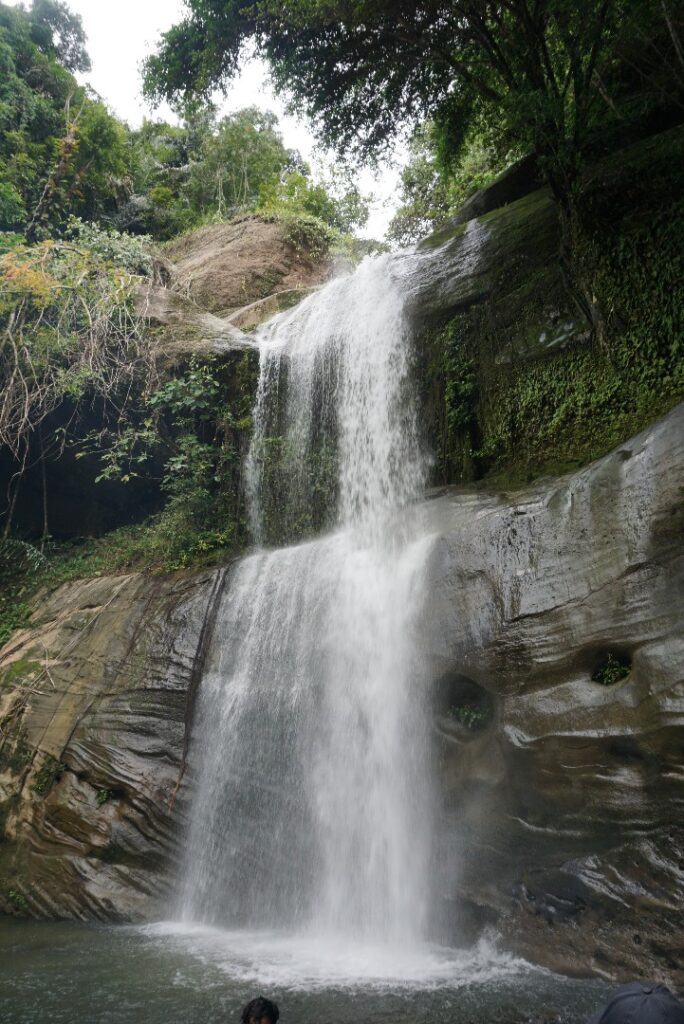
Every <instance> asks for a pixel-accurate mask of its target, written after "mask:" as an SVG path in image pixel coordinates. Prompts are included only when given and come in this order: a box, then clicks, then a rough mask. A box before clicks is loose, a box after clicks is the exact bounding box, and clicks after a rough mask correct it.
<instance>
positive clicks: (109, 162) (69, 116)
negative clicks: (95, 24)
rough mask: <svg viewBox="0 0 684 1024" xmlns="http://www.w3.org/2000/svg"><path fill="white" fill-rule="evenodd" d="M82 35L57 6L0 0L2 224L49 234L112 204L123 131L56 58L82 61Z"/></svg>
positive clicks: (74, 63)
mask: <svg viewBox="0 0 684 1024" xmlns="http://www.w3.org/2000/svg"><path fill="white" fill-rule="evenodd" d="M84 38H85V37H84V36H83V30H82V27H81V24H80V20H79V19H78V18H77V17H76V16H74V15H71V14H70V12H69V11H68V9H67V8H66V7H65V6H64V5H63V4H60V3H53V2H51V0H36V2H35V3H34V4H33V5H32V7H31V8H30V9H29V10H28V11H27V10H25V9H24V8H22V7H9V6H8V5H6V4H2V3H0V230H16V229H19V228H24V229H26V230H29V232H30V233H31V235H32V236H33V237H39V236H47V235H49V234H51V233H55V232H57V233H59V232H61V231H62V230H63V229H64V228H65V226H66V223H67V221H68V219H69V217H70V216H72V215H76V216H80V217H85V218H88V219H97V218H99V217H101V216H103V215H104V214H105V213H107V212H111V211H112V209H113V207H114V204H115V190H114V188H113V179H115V178H116V177H117V176H120V175H122V174H123V173H124V171H125V159H124V158H125V129H124V127H123V125H121V124H120V123H119V122H118V121H117V120H116V119H115V118H114V117H112V115H111V114H110V113H109V112H108V111H107V109H106V107H105V106H104V105H103V104H102V103H101V102H99V100H98V99H97V98H96V97H94V96H93V95H92V94H91V93H90V92H89V91H88V90H87V89H85V88H83V87H82V86H80V85H79V84H78V83H77V82H76V80H75V79H74V77H73V76H72V74H71V73H70V71H68V70H67V68H66V67H64V66H63V64H62V63H60V60H61V59H64V60H66V61H67V63H68V64H69V66H70V67H73V68H79V69H80V68H85V67H87V66H88V60H87V55H86V54H85V51H84V50H83V42H84Z"/></svg>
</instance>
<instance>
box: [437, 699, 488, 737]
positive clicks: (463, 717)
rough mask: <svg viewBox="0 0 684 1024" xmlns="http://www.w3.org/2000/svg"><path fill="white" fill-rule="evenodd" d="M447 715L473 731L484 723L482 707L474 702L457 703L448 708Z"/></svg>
mask: <svg viewBox="0 0 684 1024" xmlns="http://www.w3.org/2000/svg"><path fill="white" fill-rule="evenodd" d="M447 717H448V718H455V719H456V721H457V722H460V723H461V725H463V726H465V728H466V729H470V730H471V731H473V732H474V731H475V730H477V729H479V728H480V727H481V726H482V725H483V724H484V721H485V717H486V716H485V712H484V710H483V708H480V707H476V705H474V704H459V705H456V706H454V707H450V708H449V709H448V711H447Z"/></svg>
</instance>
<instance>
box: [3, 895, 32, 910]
mask: <svg viewBox="0 0 684 1024" xmlns="http://www.w3.org/2000/svg"><path fill="white" fill-rule="evenodd" d="M7 899H8V900H9V901H10V903H11V904H12V906H13V907H14V909H15V910H18V911H19V913H20V914H27V913H28V911H29V909H30V905H29V901H28V900H27V899H26V897H25V896H24V894H23V892H20V891H19V890H18V889H9V890H8V892H7Z"/></svg>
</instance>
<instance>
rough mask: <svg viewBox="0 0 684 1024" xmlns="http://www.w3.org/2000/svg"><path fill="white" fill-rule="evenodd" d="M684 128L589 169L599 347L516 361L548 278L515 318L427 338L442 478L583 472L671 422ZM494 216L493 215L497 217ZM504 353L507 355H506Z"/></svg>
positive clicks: (478, 312)
mask: <svg viewBox="0 0 684 1024" xmlns="http://www.w3.org/2000/svg"><path fill="white" fill-rule="evenodd" d="M681 151H682V138H681V129H674V130H672V131H671V132H668V133H663V134H662V136H659V137H658V138H657V139H648V140H646V141H645V142H643V143H640V144H639V145H638V146H637V147H633V148H632V149H631V150H630V152H629V156H628V157H625V154H624V153H623V154H622V156H621V157H619V158H618V157H611V158H608V159H607V160H604V161H603V162H601V163H599V164H597V165H595V166H594V167H593V168H592V169H591V172H590V176H589V180H588V181H587V183H586V184H585V187H584V189H583V192H582V194H581V199H580V201H579V204H578V210H579V216H580V225H581V231H579V232H578V234H577V238H576V243H575V244H576V252H577V254H578V259H579V260H580V261H581V265H582V271H583V273H584V274H585V275H586V277H587V279H588V280H591V281H592V282H593V283H594V286H595V289H596V294H597V295H600V296H601V304H602V311H603V318H604V320H605V325H606V326H605V332H604V335H603V339H602V344H599V342H598V339H597V338H596V337H594V338H593V339H591V340H585V341H584V342H582V341H581V340H578V339H575V340H573V342H572V344H571V345H570V346H569V347H567V348H564V347H562V346H560V347H559V348H557V349H555V350H552V351H550V352H548V353H543V352H542V353H538V354H537V355H535V356H530V355H529V354H523V355H518V356H516V354H515V352H514V351H513V352H512V351H510V332H511V330H512V329H515V330H516V331H518V332H519V334H520V336H523V335H524V334H525V332H526V331H527V330H528V329H530V328H529V327H528V324H527V319H526V318H529V325H530V327H531V328H532V330H533V331H534V327H535V325H536V331H537V334H538V333H539V330H540V326H539V323H540V321H539V311H540V310H541V309H542V308H544V305H545V303H546V302H547V301H548V292H549V288H550V287H552V285H551V286H550V285H549V280H548V278H547V276H546V274H544V276H542V277H540V279H539V280H538V281H536V282H535V281H529V282H528V283H527V285H526V287H527V289H528V292H527V294H526V295H525V296H522V297H521V296H518V297H516V296H514V298H513V300H511V301H515V302H516V303H517V308H518V310H519V312H518V322H517V323H516V324H515V325H514V328H511V327H510V326H509V325H508V324H506V325H505V326H504V328H503V333H501V332H502V328H501V327H500V326H499V325H498V318H497V315H496V314H494V315H493V316H490V313H489V309H488V308H484V307H482V306H477V307H474V308H472V309H471V310H468V311H466V312H464V313H460V314H458V315H457V316H456V317H455V318H454V319H453V320H452V321H451V322H450V323H449V324H447V325H446V326H445V327H442V328H439V329H438V330H437V331H436V332H434V333H433V334H432V335H431V337H430V338H429V339H428V344H427V346H426V348H427V351H428V353H429V354H430V361H429V362H428V364H427V365H426V368H425V370H424V386H425V393H426V401H427V403H428V406H429V407H430V408H431V409H432V421H433V427H432V436H433V438H434V441H435V449H436V454H437V466H436V477H437V479H438V480H440V481H443V482H457V481H464V480H465V481H467V480H472V479H478V478H481V477H482V476H489V477H492V478H493V479H494V480H496V481H498V482H499V483H501V484H502V485H514V484H518V483H522V482H524V481H526V480H529V479H531V478H532V477H534V476H536V475H538V474H540V473H557V472H559V471H561V472H562V471H564V470H568V469H570V468H573V467H575V466H578V465H581V464H583V463H586V462H589V461H591V460H592V459H594V458H597V457H598V456H600V455H603V454H604V453H605V452H606V451H608V450H610V448H612V447H613V446H615V445H617V444H620V443H621V442H622V441H624V439H625V438H627V437H630V436H632V435H633V434H636V433H638V431H639V430H641V429H643V428H644V427H646V426H647V425H648V424H650V423H652V422H653V420H654V419H656V418H657V417H658V416H659V415H662V414H664V413H665V412H666V411H667V410H668V409H669V408H671V407H672V406H673V405H674V404H675V403H676V402H677V401H679V400H681V397H682V394H683V393H684V351H683V343H682V338H683V337H684V330H683V319H684V318H683V312H684V310H683V308H682V291H681V280H682V273H683V271H684V266H683V265H682V253H681V245H680V242H679V239H680V238H681V236H682V232H684V205H683V204H682V201H681V198H680V196H681V195H682V185H683V184H684V181H683V180H682V171H681V167H682V162H681ZM492 216H495V215H492ZM502 353H506V355H505V356H504V357H503V358H502Z"/></svg>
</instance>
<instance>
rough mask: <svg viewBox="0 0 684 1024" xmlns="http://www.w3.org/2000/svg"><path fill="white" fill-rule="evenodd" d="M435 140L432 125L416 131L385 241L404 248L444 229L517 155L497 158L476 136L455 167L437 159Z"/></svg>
mask: <svg viewBox="0 0 684 1024" xmlns="http://www.w3.org/2000/svg"><path fill="white" fill-rule="evenodd" d="M438 145H439V139H438V137H437V133H436V130H435V126H434V125H433V124H432V122H430V121H428V122H426V124H424V125H421V127H420V128H419V129H418V130H417V131H416V132H415V134H414V135H413V137H412V139H411V141H410V143H409V159H408V161H407V163H406V165H405V166H404V168H403V170H402V172H401V179H400V181H401V183H400V192H399V195H400V199H401V205H400V206H399V208H398V209H397V212H396V213H395V215H394V216H393V217H392V220H391V221H390V225H389V228H388V231H387V236H388V238H389V239H390V240H391V241H393V242H398V243H399V244H400V245H409V244H410V243H411V242H416V241H418V239H419V238H421V236H423V235H426V234H428V233H429V232H431V231H437V230H439V228H441V227H443V226H444V225H445V224H446V223H447V221H448V220H449V218H450V217H452V216H453V215H454V214H455V213H456V211H457V210H458V209H459V207H460V206H462V205H463V203H464V202H465V200H466V199H468V198H469V197H470V196H471V195H472V194H473V193H474V192H476V191H477V190H478V189H480V188H483V187H484V186H485V185H487V184H489V182H490V181H492V180H493V179H494V178H495V177H496V175H497V174H499V173H500V172H501V171H502V170H504V169H505V167H506V166H507V165H508V164H509V163H510V162H511V161H512V160H513V159H514V158H515V157H516V156H517V155H518V154H516V153H515V152H513V153H511V152H509V153H506V154H500V153H498V152H497V151H496V149H495V148H494V147H493V146H491V145H488V144H487V142H486V141H485V140H484V139H483V138H482V137H481V136H480V135H478V134H471V136H470V137H469V138H468V139H467V140H466V142H465V144H464V147H463V150H462V152H461V154H460V157H459V159H458V162H457V164H456V165H455V166H451V167H449V168H445V167H444V166H443V163H442V162H441V161H440V159H439V157H438V152H437V150H438Z"/></svg>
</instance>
